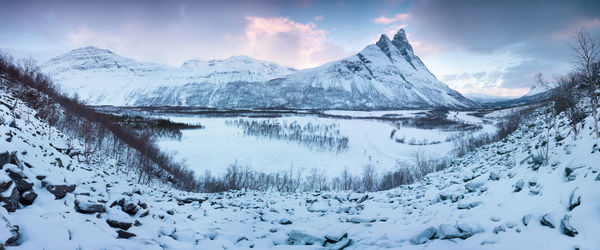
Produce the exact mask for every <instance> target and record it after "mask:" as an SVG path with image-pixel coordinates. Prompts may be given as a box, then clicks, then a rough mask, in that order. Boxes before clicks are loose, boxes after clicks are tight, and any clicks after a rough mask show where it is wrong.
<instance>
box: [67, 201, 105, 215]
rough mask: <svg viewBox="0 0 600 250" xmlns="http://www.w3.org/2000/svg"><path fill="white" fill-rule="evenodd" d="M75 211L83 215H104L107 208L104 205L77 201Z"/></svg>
mask: <svg viewBox="0 0 600 250" xmlns="http://www.w3.org/2000/svg"><path fill="white" fill-rule="evenodd" d="M75 211H77V212H79V213H82V214H93V213H104V212H106V208H105V207H104V205H103V204H96V203H91V202H87V201H80V200H75Z"/></svg>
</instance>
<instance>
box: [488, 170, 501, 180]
mask: <svg viewBox="0 0 600 250" xmlns="http://www.w3.org/2000/svg"><path fill="white" fill-rule="evenodd" d="M489 179H490V180H492V181H497V180H500V173H498V172H497V171H491V172H490V177H489Z"/></svg>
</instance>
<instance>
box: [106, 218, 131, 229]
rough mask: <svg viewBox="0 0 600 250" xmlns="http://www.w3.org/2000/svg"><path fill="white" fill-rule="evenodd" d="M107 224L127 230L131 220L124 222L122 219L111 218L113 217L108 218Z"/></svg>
mask: <svg viewBox="0 0 600 250" xmlns="http://www.w3.org/2000/svg"><path fill="white" fill-rule="evenodd" d="M106 224H108V225H109V226H110V227H114V228H120V229H123V230H127V229H129V228H130V227H131V222H122V221H117V220H111V219H107V220H106Z"/></svg>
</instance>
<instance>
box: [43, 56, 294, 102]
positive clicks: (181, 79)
mask: <svg viewBox="0 0 600 250" xmlns="http://www.w3.org/2000/svg"><path fill="white" fill-rule="evenodd" d="M41 69H42V70H43V72H45V73H48V74H49V75H51V77H52V78H53V80H54V81H55V82H56V83H57V84H58V85H59V87H60V88H61V89H62V90H63V91H65V92H66V93H67V94H69V95H78V96H79V98H80V99H81V100H84V101H86V102H87V103H89V104H107V105H134V104H135V103H136V99H138V98H142V97H144V98H147V97H148V96H143V93H146V92H148V91H151V90H155V89H157V88H159V87H162V86H170V87H172V88H177V87H181V86H183V85H186V84H198V83H203V84H210V86H211V87H215V88H218V87H219V86H220V85H222V84H224V83H229V82H237V81H245V82H260V81H266V80H269V79H273V78H277V77H282V76H285V75H287V74H290V73H292V72H294V71H296V70H295V69H292V68H289V67H284V66H281V65H277V64H275V63H271V62H265V61H261V60H257V59H254V58H250V57H246V56H233V57H230V58H227V59H223V60H210V61H202V60H199V59H192V60H188V61H186V62H184V64H183V65H182V66H181V67H170V66H166V65H161V64H155V63H148V62H137V61H135V60H133V59H129V58H125V57H122V56H119V55H117V54H115V53H113V52H111V51H109V50H105V49H99V48H96V47H92V46H90V47H84V48H80V49H76V50H73V51H71V52H69V53H67V54H65V55H62V56H58V57H56V58H53V59H51V60H50V61H48V62H46V63H44V64H43V65H42V66H41ZM137 103H138V104H139V102H137ZM140 105H143V104H140ZM172 105H185V103H173V104H172Z"/></svg>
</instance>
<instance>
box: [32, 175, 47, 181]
mask: <svg viewBox="0 0 600 250" xmlns="http://www.w3.org/2000/svg"><path fill="white" fill-rule="evenodd" d="M35 178H36V179H38V180H40V181H42V180H44V179H46V176H45V175H37V176H35Z"/></svg>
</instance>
